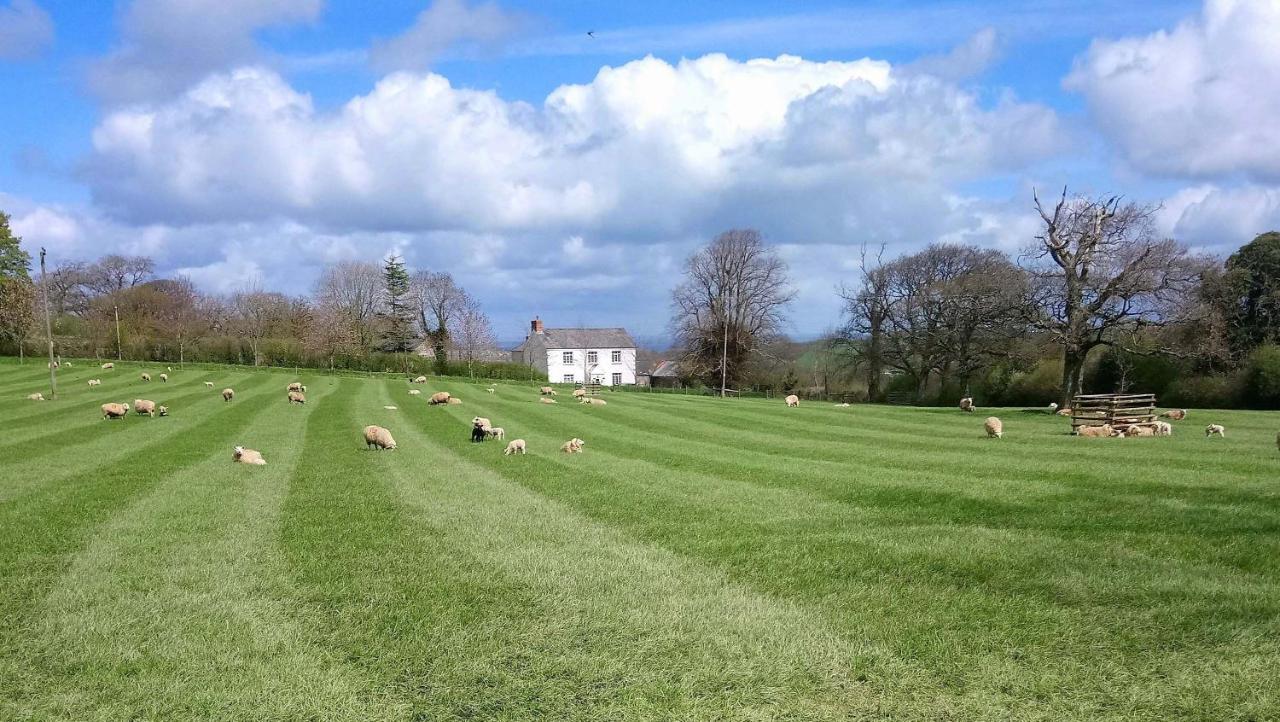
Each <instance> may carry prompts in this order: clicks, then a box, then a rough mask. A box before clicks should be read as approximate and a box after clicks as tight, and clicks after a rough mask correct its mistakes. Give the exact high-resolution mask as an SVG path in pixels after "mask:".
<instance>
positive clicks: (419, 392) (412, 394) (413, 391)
mask: <svg viewBox="0 0 1280 722" xmlns="http://www.w3.org/2000/svg"><path fill="white" fill-rule="evenodd" d="M421 393H422V392H421V391H419V390H417V389H409V395H410V396H417V395H418V394H421Z"/></svg>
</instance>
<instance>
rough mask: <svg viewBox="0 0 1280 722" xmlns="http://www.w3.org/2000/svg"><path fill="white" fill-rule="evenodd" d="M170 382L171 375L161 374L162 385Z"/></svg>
mask: <svg viewBox="0 0 1280 722" xmlns="http://www.w3.org/2000/svg"><path fill="white" fill-rule="evenodd" d="M168 382H169V374H160V383H162V384H163V383H168Z"/></svg>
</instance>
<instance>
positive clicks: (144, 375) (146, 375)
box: [142, 373, 151, 381]
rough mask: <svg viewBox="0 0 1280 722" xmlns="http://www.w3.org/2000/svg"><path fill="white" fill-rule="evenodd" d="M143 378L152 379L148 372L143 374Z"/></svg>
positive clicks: (144, 379) (145, 379)
mask: <svg viewBox="0 0 1280 722" xmlns="http://www.w3.org/2000/svg"><path fill="white" fill-rule="evenodd" d="M142 380H143V381H150V380H151V374H148V373H144V374H142Z"/></svg>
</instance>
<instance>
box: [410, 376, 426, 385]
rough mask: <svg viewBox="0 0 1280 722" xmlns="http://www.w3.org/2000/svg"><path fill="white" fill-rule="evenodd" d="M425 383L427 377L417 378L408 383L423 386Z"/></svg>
mask: <svg viewBox="0 0 1280 722" xmlns="http://www.w3.org/2000/svg"><path fill="white" fill-rule="evenodd" d="M426 382H427V377H426V376H419V377H418V378H416V379H414V380H412V381H410V382H409V383H411V384H425V383H426Z"/></svg>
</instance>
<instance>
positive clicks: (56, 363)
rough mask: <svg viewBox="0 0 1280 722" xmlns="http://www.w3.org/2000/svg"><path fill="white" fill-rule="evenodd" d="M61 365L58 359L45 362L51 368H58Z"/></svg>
mask: <svg viewBox="0 0 1280 722" xmlns="http://www.w3.org/2000/svg"><path fill="white" fill-rule="evenodd" d="M61 365H62V364H60V363H58V362H57V361H50V362H48V363H46V364H45V366H48V367H49V368H51V369H56V368H58V367H59V366H61Z"/></svg>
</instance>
